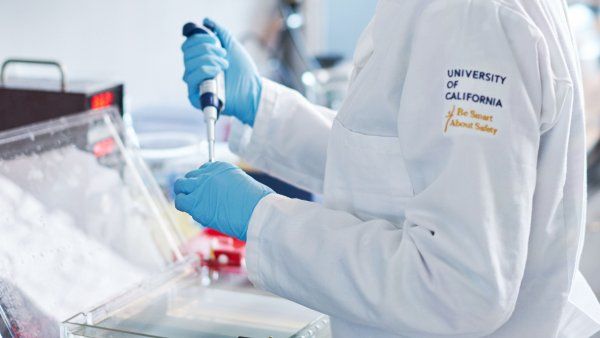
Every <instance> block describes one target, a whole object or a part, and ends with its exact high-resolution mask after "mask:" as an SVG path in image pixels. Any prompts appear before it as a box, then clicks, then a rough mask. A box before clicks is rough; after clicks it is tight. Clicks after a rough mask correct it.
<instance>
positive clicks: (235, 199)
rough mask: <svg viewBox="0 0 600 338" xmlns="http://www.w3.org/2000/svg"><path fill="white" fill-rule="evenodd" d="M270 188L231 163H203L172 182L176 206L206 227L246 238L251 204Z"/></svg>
mask: <svg viewBox="0 0 600 338" xmlns="http://www.w3.org/2000/svg"><path fill="white" fill-rule="evenodd" d="M272 192H273V190H271V188H269V187H267V186H265V185H263V184H262V183H259V182H257V181H256V180H254V179H253V178H252V177H250V176H248V174H246V173H245V172H243V171H242V169H240V168H238V167H236V166H234V165H233V164H229V163H224V162H213V163H206V164H204V165H203V166H202V167H200V169H197V170H194V171H190V172H189V173H187V174H186V175H185V178H181V179H179V180H177V181H176V182H175V194H176V195H175V207H176V208H177V209H178V210H180V211H183V212H186V213H188V214H190V215H191V216H192V217H193V218H194V220H196V222H198V223H200V224H202V225H204V226H206V227H209V228H212V229H215V230H217V231H219V232H222V233H224V234H226V235H229V236H231V237H235V238H237V239H240V240H242V241H245V240H246V232H247V231H248V223H249V222H250V217H251V216H252V212H254V208H255V207H256V205H257V204H258V202H259V201H260V200H261V199H262V198H263V197H265V196H267V195H268V194H270V193H272Z"/></svg>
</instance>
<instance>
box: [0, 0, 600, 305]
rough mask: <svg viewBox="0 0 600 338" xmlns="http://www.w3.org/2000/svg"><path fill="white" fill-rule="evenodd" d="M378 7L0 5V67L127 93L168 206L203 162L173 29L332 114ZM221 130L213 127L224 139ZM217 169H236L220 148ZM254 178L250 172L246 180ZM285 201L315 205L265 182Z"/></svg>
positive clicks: (590, 90) (593, 261) (597, 188)
mask: <svg viewBox="0 0 600 338" xmlns="http://www.w3.org/2000/svg"><path fill="white" fill-rule="evenodd" d="M376 3H377V1H376V0H304V1H302V0H251V1H249V0H219V1H214V0H175V1H164V0H127V1H123V0H102V1H100V0H87V1H81V0H52V1H48V0H1V1H0V41H1V42H2V43H0V62H2V61H3V60H7V59H10V58H18V59H33V60H55V61H58V62H60V63H61V64H62V66H63V67H64V69H65V73H66V79H67V82H69V81H76V80H80V79H84V80H86V81H92V82H100V81H109V82H113V83H117V84H123V85H124V93H125V94H124V96H123V102H122V103H123V104H122V111H123V113H124V118H125V120H126V122H127V124H128V127H129V128H130V130H131V132H132V135H134V136H132V137H133V138H134V139H135V140H136V142H137V146H138V147H139V148H140V150H141V153H142V156H143V157H144V159H145V160H146V161H147V163H148V165H149V166H150V168H151V169H152V171H153V173H154V175H155V177H156V178H157V179H158V181H159V183H160V184H161V186H162V188H163V191H164V192H165V195H166V196H167V197H169V192H170V191H171V189H170V187H171V184H172V182H173V180H174V178H175V177H177V176H178V175H180V174H181V173H182V172H185V171H187V170H189V169H190V168H193V167H195V166H197V165H199V164H201V163H202V162H203V159H204V158H205V156H206V154H204V153H203V151H204V150H205V147H199V146H198V145H199V143H200V141H201V140H202V139H203V137H204V136H203V130H204V127H203V122H202V116H201V114H200V113H199V112H198V111H196V110H194V109H193V108H192V107H191V105H190V104H189V102H188V100H187V90H186V87H185V86H184V83H183V82H182V80H181V77H182V75H183V62H182V56H181V52H180V45H181V44H182V42H183V37H182V36H181V27H182V25H183V24H184V23H185V22H187V21H195V22H201V20H202V19H203V18H204V17H211V18H213V19H214V20H215V21H217V22H219V23H221V24H222V25H224V26H226V27H228V28H229V29H230V30H231V32H232V33H233V34H234V35H235V36H236V37H237V38H239V39H240V40H241V41H242V42H243V44H244V45H245V46H246V47H247V48H248V50H249V51H250V52H251V54H252V55H253V56H254V58H255V59H256V61H257V63H258V66H259V69H260V71H261V74H263V75H264V76H266V77H269V78H272V79H274V80H277V81H279V82H282V83H284V84H286V85H288V86H290V87H292V88H295V89H297V90H299V91H300V92H302V93H303V94H305V95H306V96H307V97H308V98H309V99H311V100H312V101H314V102H316V103H319V104H322V105H326V106H329V107H332V108H334V109H335V108H337V107H339V105H340V102H341V101H342V99H343V97H344V94H345V88H346V85H347V81H348V78H349V74H350V70H351V67H350V63H349V60H350V59H351V57H352V52H353V49H354V47H355V44H356V41H357V39H358V37H359V35H360V33H361V31H362V29H363V28H364V27H365V26H366V25H367V23H368V21H369V20H370V17H371V16H372V14H373V13H374V11H375V6H376ZM599 5H600V2H598V1H570V2H569V15H570V18H571V23H572V26H573V34H574V36H575V39H576V40H577V44H578V46H579V51H580V58H581V66H582V72H583V80H584V85H585V94H586V109H587V121H588V144H587V145H588V150H589V171H588V175H589V208H588V209H589V216H588V236H587V241H586V246H585V249H584V254H583V259H582V263H581V264H582V270H583V272H584V275H585V276H586V277H587V278H588V280H589V282H590V283H591V285H592V286H593V288H594V290H595V292H596V293H597V294H600V145H599V143H598V140H599V137H600V18H599V15H600V11H599ZM4 76H5V78H6V79H7V81H10V80H11V79H19V78H46V79H54V80H51V81H56V82H57V83H58V77H59V75H58V72H57V71H56V69H55V68H53V67H47V66H37V65H31V64H14V65H10V67H6V69H5V74H4ZM228 128H229V126H228V121H227V120H226V119H223V120H222V121H221V122H220V125H219V132H218V137H219V138H220V140H221V141H224V140H226V138H227V133H228ZM217 153H218V155H219V156H220V159H223V160H228V161H236V160H237V159H236V158H235V156H234V155H233V154H231V153H228V151H227V149H226V146H224V143H223V144H221V145H220V147H219V151H218V152H217ZM248 170H249V171H250V172H252V170H251V168H249V169H248ZM253 174H254V175H255V176H257V177H259V178H260V179H261V180H264V181H267V182H269V184H271V185H273V186H274V187H276V190H278V191H280V192H284V193H285V194H288V195H290V196H295V197H300V198H305V199H317V200H318V198H319V197H318V196H310V195H308V194H307V193H305V192H302V191H300V190H298V189H295V188H294V187H289V186H286V185H285V184H283V183H282V182H278V181H276V180H274V179H273V178H269V177H266V176H264V175H262V174H261V173H256V172H255V173H253Z"/></svg>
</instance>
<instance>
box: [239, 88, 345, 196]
mask: <svg viewBox="0 0 600 338" xmlns="http://www.w3.org/2000/svg"><path fill="white" fill-rule="evenodd" d="M262 83H263V91H262V97H261V100H260V103H259V106H258V112H257V114H256V119H255V121H254V127H252V128H251V127H250V126H248V125H244V124H242V123H240V122H239V121H236V120H233V128H232V131H231V136H230V138H229V146H230V148H231V150H232V151H233V152H235V153H237V154H239V155H240V156H241V157H242V158H243V159H244V160H245V161H247V162H248V163H249V164H250V165H252V166H254V167H256V168H258V169H260V170H263V171H265V172H267V173H268V174H270V175H273V176H275V177H278V178H281V179H283V180H285V181H287V182H289V183H292V184H294V185H296V186H298V187H301V188H304V189H307V190H309V191H311V192H315V193H320V192H322V189H323V176H324V174H325V160H326V158H327V144H328V141H329V132H330V130H331V125H332V123H333V119H334V117H335V112H334V111H332V110H329V109H327V108H324V107H319V106H316V105H314V104H312V103H310V102H309V101H308V100H306V99H305V98H304V97H303V96H302V95H300V93H298V92H296V91H294V90H291V89H289V88H286V87H284V86H282V85H279V84H276V83H274V82H272V81H270V80H266V79H263V82H262Z"/></svg>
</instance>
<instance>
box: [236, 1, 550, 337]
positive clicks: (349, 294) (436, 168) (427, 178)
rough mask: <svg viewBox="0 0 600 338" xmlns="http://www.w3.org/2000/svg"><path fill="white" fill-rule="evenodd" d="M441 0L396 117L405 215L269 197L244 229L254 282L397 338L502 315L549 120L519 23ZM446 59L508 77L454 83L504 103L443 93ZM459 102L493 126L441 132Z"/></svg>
mask: <svg viewBox="0 0 600 338" xmlns="http://www.w3.org/2000/svg"><path fill="white" fill-rule="evenodd" d="M439 3H440V2H438V4H439ZM452 4H455V5H453V6H444V7H442V8H438V7H432V8H430V9H429V10H428V11H426V12H425V13H424V14H423V15H422V17H421V19H420V20H419V21H420V22H421V24H419V25H418V26H417V27H418V28H417V29H416V31H415V37H414V42H413V46H412V52H411V54H412V55H411V57H410V60H409V61H410V63H409V70H408V75H407V78H406V81H405V87H404V92H403V98H402V103H401V106H400V109H399V115H398V116H399V117H398V120H399V133H400V134H401V136H400V139H401V142H400V144H401V145H400V144H399V146H402V147H403V155H404V157H405V160H406V163H407V167H408V170H409V173H410V176H411V181H412V184H413V187H414V196H412V197H411V198H409V199H408V201H407V203H406V205H405V206H404V209H405V210H404V211H405V215H406V220H405V222H404V224H402V225H397V224H392V223H391V222H389V221H387V220H384V219H374V220H368V221H365V220H362V219H359V218H357V217H355V216H354V215H352V214H350V213H347V212H342V211H337V210H331V209H328V208H326V207H323V206H321V205H317V204H314V203H308V202H303V201H297V200H291V199H288V198H285V197H282V196H278V195H274V194H273V195H269V196H267V197H265V198H263V199H262V200H261V201H260V202H259V204H258V206H257V207H256V209H255V211H254V213H253V215H252V218H251V220H250V225H249V229H248V242H247V265H248V271H249V273H250V278H251V280H252V281H253V282H254V283H255V284H256V285H257V286H258V287H260V288H263V289H265V290H268V291H270V292H273V293H275V294H277V295H280V296H283V297H286V298H289V299H292V300H294V301H296V302H298V303H301V304H303V305H305V306H307V307H310V308H313V309H316V310H318V311H321V312H324V313H327V314H330V315H332V316H334V317H337V318H341V319H344V320H347V321H352V322H356V323H362V324H365V325H370V326H373V327H378V328H382V329H385V330H387V331H390V332H395V333H397V334H401V335H406V336H418V337H426V336H430V335H473V336H483V335H488V334H490V333H492V332H493V331H495V330H496V329H497V328H498V327H500V326H501V325H502V324H503V323H504V322H506V321H507V320H508V318H509V317H510V315H511V314H512V312H513V310H514V306H515V304H516V299H517V296H518V291H519V286H520V282H521V279H522V277H523V273H524V269H525V262H526V259H527V248H528V236H529V230H530V222H531V214H532V200H533V194H534V190H535V182H536V175H537V170H536V166H537V152H538V147H539V139H540V128H541V127H542V126H543V125H550V124H551V123H552V120H553V119H554V118H555V117H554V116H553V114H552V107H551V106H548V109H547V110H548V111H547V112H544V114H542V110H543V109H542V99H541V97H540V96H541V95H540V93H543V92H544V94H546V93H545V92H546V89H545V88H547V87H548V86H547V84H548V83H551V80H549V81H546V80H548V79H546V76H545V75H544V74H550V72H551V71H550V69H549V67H547V62H546V61H547V60H545V59H544V55H545V54H546V53H544V51H543V48H544V46H543V44H542V43H540V40H539V39H538V36H537V35H536V32H535V31H534V29H533V28H532V27H529V26H528V25H527V24H526V23H525V22H524V20H521V19H520V18H518V17H516V16H515V15H512V14H511V13H509V12H507V10H506V9H504V8H501V7H496V5H495V4H494V3H493V2H477V3H476V2H468V1H452ZM442 9H443V10H442ZM432 23H435V24H432ZM481 23H485V24H481ZM449 67H450V68H460V67H469V69H481V70H483V71H489V72H494V73H496V74H501V75H502V76H505V77H506V80H505V82H504V84H498V83H494V84H492V83H483V84H482V83H481V80H480V79H479V80H472V79H462V80H461V81H460V82H461V83H460V91H463V92H477V93H482V94H486V95H488V96H492V97H497V98H500V99H502V101H503V105H502V107H492V108H489V107H487V106H483V105H480V104H473V103H472V102H467V101H457V100H446V98H445V94H446V92H447V91H448V89H446V83H447V81H448V79H447V76H446V72H447V70H448V69H449ZM457 91H458V89H457ZM546 98H547V97H546V96H544V99H546ZM459 105H461V106H464V107H465V108H469V109H481V110H485V111H486V112H488V113H487V114H488V115H493V121H494V122H493V123H490V127H493V128H495V129H497V132H496V133H495V134H493V133H490V132H489V131H486V132H484V131H481V130H473V129H468V128H462V129H461V128H460V127H458V126H456V125H455V126H453V127H449V128H448V129H447V130H446V131H445V132H444V126H445V122H447V121H446V120H445V119H444V117H445V116H446V113H447V112H450V111H452V107H453V106H459ZM488 108H489V109H488ZM455 112H456V111H455ZM546 113H548V114H546ZM454 117H456V115H454ZM473 122H474V121H473ZM336 151H343V150H342V149H336ZM337 174H339V175H343V173H337ZM399 207H400V206H399Z"/></svg>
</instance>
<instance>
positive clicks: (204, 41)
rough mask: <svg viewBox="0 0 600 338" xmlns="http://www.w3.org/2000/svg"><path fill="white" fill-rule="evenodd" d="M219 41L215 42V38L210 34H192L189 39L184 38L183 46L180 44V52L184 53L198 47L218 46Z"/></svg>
mask: <svg viewBox="0 0 600 338" xmlns="http://www.w3.org/2000/svg"><path fill="white" fill-rule="evenodd" d="M219 43H220V40H217V37H215V36H213V35H210V34H194V35H192V36H190V37H189V38H186V39H185V41H184V42H183V44H181V50H182V51H183V52H184V53H185V52H187V51H188V50H189V49H190V48H193V47H195V46H199V45H213V46H215V47H216V46H218V44H219Z"/></svg>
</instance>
